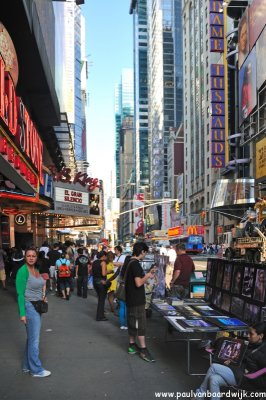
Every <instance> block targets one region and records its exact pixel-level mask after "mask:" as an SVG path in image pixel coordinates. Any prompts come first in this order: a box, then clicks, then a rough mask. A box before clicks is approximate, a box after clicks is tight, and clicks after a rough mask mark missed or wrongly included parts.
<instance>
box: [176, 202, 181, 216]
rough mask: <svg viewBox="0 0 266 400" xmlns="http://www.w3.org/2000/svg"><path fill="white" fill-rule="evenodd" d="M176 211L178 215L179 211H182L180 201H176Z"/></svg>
mask: <svg viewBox="0 0 266 400" xmlns="http://www.w3.org/2000/svg"><path fill="white" fill-rule="evenodd" d="M175 211H176V213H177V214H178V213H179V211H180V207H179V201H176V202H175Z"/></svg>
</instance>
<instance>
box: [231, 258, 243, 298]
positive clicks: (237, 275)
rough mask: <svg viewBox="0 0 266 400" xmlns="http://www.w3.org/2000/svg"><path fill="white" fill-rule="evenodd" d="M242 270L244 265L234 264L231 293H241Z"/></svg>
mask: <svg viewBox="0 0 266 400" xmlns="http://www.w3.org/2000/svg"><path fill="white" fill-rule="evenodd" d="M243 270H244V267H243V266H242V265H235V266H234V273H233V281H232V289H231V291H232V293H234V294H241V288H242V273H243Z"/></svg>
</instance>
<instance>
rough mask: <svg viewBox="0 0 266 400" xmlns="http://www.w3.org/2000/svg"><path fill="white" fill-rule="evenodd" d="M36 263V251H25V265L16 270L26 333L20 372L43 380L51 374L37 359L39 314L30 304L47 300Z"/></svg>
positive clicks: (39, 328)
mask: <svg viewBox="0 0 266 400" xmlns="http://www.w3.org/2000/svg"><path fill="white" fill-rule="evenodd" d="M36 263H37V251H36V249H34V248H29V249H27V250H26V251H25V264H24V265H23V266H22V267H21V268H20V269H19V270H18V272H17V276H16V290H17V295H18V307H19V315H20V320H21V322H22V323H23V324H25V327H26V332H27V342H26V348H25V353H24V358H23V363H22V371H23V372H24V373H30V374H31V375H32V376H33V377H36V378H45V377H47V376H49V375H51V372H50V371H47V370H45V369H44V368H43V366H42V363H41V361H40V358H39V341H40V331H41V314H39V313H38V312H37V311H36V309H35V307H34V305H33V303H32V302H36V301H39V300H44V301H47V300H46V297H45V281H44V279H43V278H42V276H41V275H40V273H39V271H38V269H37V265H36Z"/></svg>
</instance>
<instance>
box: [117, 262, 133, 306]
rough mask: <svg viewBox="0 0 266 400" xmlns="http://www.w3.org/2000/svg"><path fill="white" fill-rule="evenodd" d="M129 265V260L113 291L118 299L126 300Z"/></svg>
mask: <svg viewBox="0 0 266 400" xmlns="http://www.w3.org/2000/svg"><path fill="white" fill-rule="evenodd" d="M129 265H130V261H129V263H128V266H127V269H126V271H125V274H124V277H123V278H121V279H120V280H119V284H118V286H117V289H116V292H115V297H116V298H117V299H118V300H122V301H126V279H127V273H128V267H129Z"/></svg>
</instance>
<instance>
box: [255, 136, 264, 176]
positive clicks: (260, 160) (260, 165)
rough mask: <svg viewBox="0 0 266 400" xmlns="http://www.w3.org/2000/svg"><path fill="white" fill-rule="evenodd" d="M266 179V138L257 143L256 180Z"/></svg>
mask: <svg viewBox="0 0 266 400" xmlns="http://www.w3.org/2000/svg"><path fill="white" fill-rule="evenodd" d="M265 177H266V137H265V138H263V139H262V140H260V141H259V142H257V143H256V179H260V178H265Z"/></svg>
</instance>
